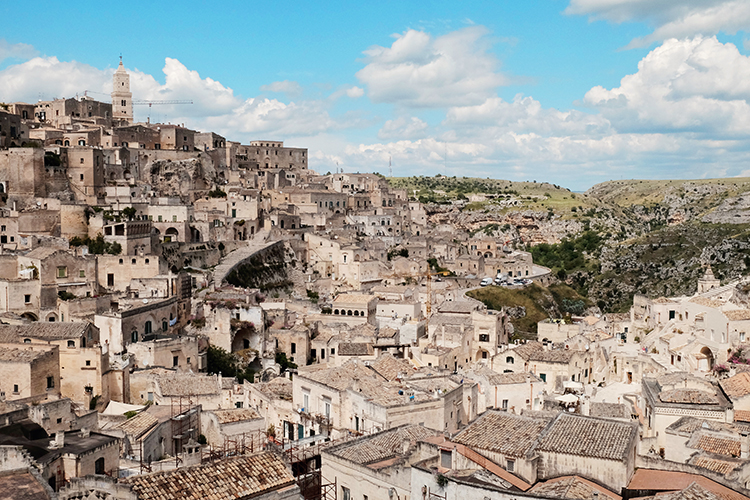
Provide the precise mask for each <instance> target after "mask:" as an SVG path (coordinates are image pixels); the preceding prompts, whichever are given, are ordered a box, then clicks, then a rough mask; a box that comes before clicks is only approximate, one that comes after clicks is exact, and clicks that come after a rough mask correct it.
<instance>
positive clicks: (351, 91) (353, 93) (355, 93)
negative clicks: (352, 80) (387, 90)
mask: <svg viewBox="0 0 750 500" xmlns="http://www.w3.org/2000/svg"><path fill="white" fill-rule="evenodd" d="M346 95H347V96H348V97H351V98H352V99H358V98H360V97H362V96H363V95H365V90H364V89H363V88H360V87H357V86H356V85H355V86H353V87H349V88H348V89H346Z"/></svg>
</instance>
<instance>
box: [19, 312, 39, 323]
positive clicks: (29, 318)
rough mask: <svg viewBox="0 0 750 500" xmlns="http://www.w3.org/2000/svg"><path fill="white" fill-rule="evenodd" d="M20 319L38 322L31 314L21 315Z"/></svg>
mask: <svg viewBox="0 0 750 500" xmlns="http://www.w3.org/2000/svg"><path fill="white" fill-rule="evenodd" d="M21 317H22V318H25V319H28V320H29V321H39V318H38V317H37V315H36V314H34V313H33V312H25V313H23V314H22V315H21Z"/></svg>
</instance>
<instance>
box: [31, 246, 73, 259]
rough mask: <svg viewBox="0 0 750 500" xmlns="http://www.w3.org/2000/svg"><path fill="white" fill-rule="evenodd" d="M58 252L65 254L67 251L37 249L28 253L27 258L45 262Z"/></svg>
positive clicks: (49, 248)
mask: <svg viewBox="0 0 750 500" xmlns="http://www.w3.org/2000/svg"><path fill="white" fill-rule="evenodd" d="M57 252H65V250H62V249H60V248H52V247H36V248H35V249H33V250H32V251H30V252H29V253H27V254H26V255H25V257H28V258H29V259H39V260H44V259H46V258H47V257H49V256H50V255H53V254H55V253H57ZM66 253H67V252H66Z"/></svg>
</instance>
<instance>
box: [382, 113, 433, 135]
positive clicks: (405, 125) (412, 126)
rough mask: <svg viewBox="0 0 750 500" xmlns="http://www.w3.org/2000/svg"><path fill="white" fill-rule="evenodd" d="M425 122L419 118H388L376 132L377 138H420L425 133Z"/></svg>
mask: <svg viewBox="0 0 750 500" xmlns="http://www.w3.org/2000/svg"><path fill="white" fill-rule="evenodd" d="M427 128H428V125H427V123H425V122H423V121H422V120H420V119H419V118H416V117H414V116H413V117H411V118H404V117H401V118H396V119H395V120H388V121H386V122H385V124H384V125H383V128H381V129H380V131H379V132H378V139H395V138H401V139H420V138H422V137H425V136H426V135H427Z"/></svg>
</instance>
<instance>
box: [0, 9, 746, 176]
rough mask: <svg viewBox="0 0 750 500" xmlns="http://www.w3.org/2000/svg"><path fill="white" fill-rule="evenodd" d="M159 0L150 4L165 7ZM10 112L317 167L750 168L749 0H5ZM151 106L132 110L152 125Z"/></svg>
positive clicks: (734, 171)
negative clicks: (193, 133)
mask: <svg viewBox="0 0 750 500" xmlns="http://www.w3.org/2000/svg"><path fill="white" fill-rule="evenodd" d="M155 6H156V7H155ZM0 17H1V18H3V19H5V20H14V21H12V22H4V23H3V27H2V28H0V101H6V102H11V101H27V102H33V101H35V100H37V99H39V98H44V99H50V98H53V97H70V96H72V95H75V94H76V93H82V92H83V91H84V90H89V91H92V92H100V93H101V94H91V95H92V96H93V97H95V98H99V99H102V100H107V96H106V95H105V94H106V93H108V92H109V89H110V87H111V74H112V71H113V70H114V68H115V67H116V65H117V62H118V56H119V54H120V53H122V55H123V60H124V63H125V66H126V68H127V69H128V70H130V71H131V74H132V76H131V82H132V87H133V91H134V98H136V99H190V100H193V101H194V104H193V105H192V106H161V107H154V108H153V109H152V110H151V116H150V118H151V120H152V121H156V120H159V121H170V122H172V123H175V122H179V123H183V122H184V123H185V124H186V125H188V126H190V127H192V128H195V129H199V130H214V131H216V132H219V133H221V134H223V135H225V136H226V137H227V138H228V139H230V140H235V141H241V142H245V143H246V142H247V141H250V140H253V139H256V138H263V139H281V140H285V141H286V143H287V144H289V145H293V146H300V147H307V148H309V149H310V156H311V160H310V166H311V167H312V168H314V169H316V170H318V171H320V172H323V173H325V172H327V171H333V170H334V169H335V168H337V165H338V168H342V169H343V170H344V171H352V172H353V171H362V172H371V171H380V172H382V173H387V165H388V159H389V157H392V159H393V160H392V161H393V164H394V175H419V174H423V175H435V174H436V173H445V174H447V175H458V176H461V175H467V176H468V175H471V176H482V177H495V178H505V179H511V180H540V181H541V180H545V181H550V182H554V183H557V184H561V185H564V186H567V187H570V188H572V189H576V190H583V189H586V188H588V187H590V186H591V185H593V184H595V183H597V182H601V181H604V180H609V179H621V178H701V177H718V176H738V175H750V165H749V163H748V161H749V160H750V155H749V154H748V151H750V106H749V105H748V99H750V59H749V58H748V48H750V43H748V41H747V38H748V37H747V33H748V30H750V2H747V1H745V0H683V1H681V2H674V1H671V0H530V1H524V2H520V1H514V2H510V1H495V2H471V1H465V2H455V1H453V2H427V1H393V2H369V3H365V2H315V3H313V2H283V3H282V2H277V3H273V2H263V3H259V2H247V1H243V2H221V3H215V4H211V3H207V2H190V1H184V2H181V3H180V4H179V5H178V4H173V5H171V6H170V7H169V8H168V9H167V8H166V7H165V6H163V5H162V4H155V3H153V2H128V3H127V4H126V5H124V7H123V8H121V9H117V10H115V9H112V10H110V9H106V8H104V7H103V4H101V3H100V2H96V3H94V2H77V3H76V4H75V8H71V6H70V5H66V4H61V3H59V2H42V3H41V4H40V5H39V8H35V9H33V11H31V10H30V9H29V8H28V6H26V5H23V4H18V3H17V2H13V3H11V2H3V4H2V6H0ZM147 114H148V111H147V108H145V107H141V108H136V118H137V119H142V120H145V119H146V116H147Z"/></svg>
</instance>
